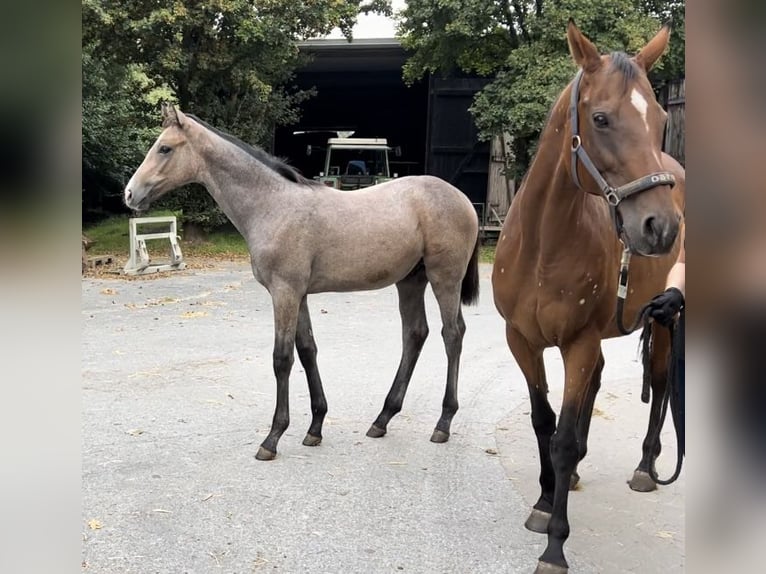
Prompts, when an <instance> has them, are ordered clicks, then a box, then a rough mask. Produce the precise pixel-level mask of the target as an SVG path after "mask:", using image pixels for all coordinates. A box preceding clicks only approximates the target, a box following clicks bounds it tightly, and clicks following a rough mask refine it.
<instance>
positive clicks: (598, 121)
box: [593, 112, 609, 128]
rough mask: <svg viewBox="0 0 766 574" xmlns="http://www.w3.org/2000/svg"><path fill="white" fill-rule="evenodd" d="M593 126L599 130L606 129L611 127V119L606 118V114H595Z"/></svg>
mask: <svg viewBox="0 0 766 574" xmlns="http://www.w3.org/2000/svg"><path fill="white" fill-rule="evenodd" d="M593 124H594V125H595V126H596V127H597V128H606V127H608V126H609V118H607V117H606V114H602V113H601V112H598V113H595V114H593Z"/></svg>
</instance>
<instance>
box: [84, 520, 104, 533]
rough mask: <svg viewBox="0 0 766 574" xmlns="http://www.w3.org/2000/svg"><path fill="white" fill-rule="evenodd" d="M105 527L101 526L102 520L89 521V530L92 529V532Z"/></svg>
mask: <svg viewBox="0 0 766 574" xmlns="http://www.w3.org/2000/svg"><path fill="white" fill-rule="evenodd" d="M103 526H104V525H103V524H101V521H100V520H96V519H95V518H92V519H90V520H88V528H90V529H91V530H99V529H100V528H102V527H103Z"/></svg>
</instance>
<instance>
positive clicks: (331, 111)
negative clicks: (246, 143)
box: [274, 39, 490, 206]
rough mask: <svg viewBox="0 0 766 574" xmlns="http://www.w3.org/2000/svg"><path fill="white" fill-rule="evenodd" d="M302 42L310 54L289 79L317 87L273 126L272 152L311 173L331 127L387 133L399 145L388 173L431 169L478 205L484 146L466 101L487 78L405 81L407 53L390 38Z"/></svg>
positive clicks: (320, 165)
mask: <svg viewBox="0 0 766 574" xmlns="http://www.w3.org/2000/svg"><path fill="white" fill-rule="evenodd" d="M301 50H304V51H305V52H306V53H310V54H311V55H312V56H313V61H312V62H311V63H310V64H309V65H308V66H306V67H305V68H303V69H302V70H300V71H299V72H298V74H297V77H296V84H297V85H298V87H300V88H302V89H306V88H311V87H314V88H316V90H317V95H316V96H314V97H313V98H311V99H309V100H308V101H306V102H304V104H303V106H302V114H301V118H300V121H299V122H298V123H296V124H294V125H291V126H285V127H280V128H278V129H277V130H276V132H275V135H274V153H275V154H276V155H278V156H280V157H284V158H287V159H288V160H289V162H290V163H291V164H292V165H293V166H295V167H296V168H298V169H299V170H300V171H301V172H302V173H303V174H304V175H305V176H307V177H314V176H317V175H319V173H320V172H321V171H322V170H323V169H324V152H325V149H326V144H327V139H328V138H330V137H337V132H339V131H345V132H353V136H352V137H360V138H372V137H377V138H386V140H387V141H388V145H389V146H391V147H392V148H398V149H399V150H400V151H401V153H400V154H399V155H397V154H394V153H392V154H391V157H390V164H391V172H392V173H395V174H397V176H399V177H402V176H405V175H420V174H428V175H435V176H437V177H440V178H442V179H444V180H446V181H449V182H450V183H452V184H453V185H455V186H456V187H458V188H459V189H460V190H461V191H462V192H463V193H465V194H466V195H467V196H468V197H469V199H470V200H471V201H472V202H473V203H475V204H476V205H477V206H479V205H483V204H485V202H486V201H487V180H488V172H489V147H490V146H489V142H480V141H479V140H478V134H477V129H476V126H475V125H474V121H473V117H472V116H471V114H470V112H469V111H468V108H469V107H470V106H471V103H472V102H473V96H474V94H475V93H476V92H477V91H478V90H480V89H481V88H482V87H483V86H484V85H485V84H486V82H487V80H486V79H481V78H473V77H451V78H435V77H429V78H427V79H424V80H422V81H420V82H417V83H415V84H414V85H412V86H410V87H407V86H406V85H405V84H404V81H403V80H402V66H403V65H404V63H405V61H406V59H407V54H406V52H405V51H404V49H403V48H402V47H401V45H400V44H399V42H398V41H397V40H395V39H359V40H354V41H353V42H351V43H349V42H346V41H345V40H326V39H323V40H314V41H309V42H304V43H303V44H301ZM307 146H311V154H310V155H307V153H306V150H307Z"/></svg>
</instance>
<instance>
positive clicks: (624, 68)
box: [609, 52, 641, 91]
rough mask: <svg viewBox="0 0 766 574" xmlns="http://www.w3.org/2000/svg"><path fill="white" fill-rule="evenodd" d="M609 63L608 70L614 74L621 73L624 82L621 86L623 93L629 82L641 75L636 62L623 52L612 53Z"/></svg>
mask: <svg viewBox="0 0 766 574" xmlns="http://www.w3.org/2000/svg"><path fill="white" fill-rule="evenodd" d="M610 56H611V63H610V66H609V69H610V70H612V71H616V72H621V73H622V77H623V79H624V80H625V82H624V84H623V91H626V90H627V88H628V84H629V82H630V81H631V80H635V79H636V78H637V77H638V75H639V74H640V73H641V70H640V69H639V67H638V64H637V63H636V61H635V60H634V59H633V58H631V57H630V56H628V55H627V54H626V53H625V52H612V53H611V54H610Z"/></svg>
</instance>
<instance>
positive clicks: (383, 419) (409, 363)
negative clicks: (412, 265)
mask: <svg viewBox="0 0 766 574" xmlns="http://www.w3.org/2000/svg"><path fill="white" fill-rule="evenodd" d="M427 284H428V280H427V279H426V275H425V270H424V269H423V268H422V267H420V268H419V269H417V270H416V271H414V272H413V273H411V274H410V275H408V276H407V277H406V278H404V279H402V280H401V281H399V283H397V284H396V289H397V290H398V292H399V314H400V315H401V317H402V359H401V361H400V362H399V369H398V370H397V371H396V376H395V377H394V382H393V384H392V385H391V390H389V391H388V395H387V396H386V401H385V403H384V404H383V410H382V411H381V413H380V414H379V415H378V418H377V419H375V422H374V423H372V426H371V427H370V429H369V430H368V431H367V436H369V437H373V438H378V437H382V436H383V435H384V434H386V427H387V426H388V422H389V421H390V420H391V417H393V416H394V415H395V414H396V413H398V412H399V411H400V410H402V403H403V402H404V395H405V393H406V392H407V386H408V385H409V382H410V379H411V378H412V371H413V369H414V368H415V363H417V360H418V357H419V356H420V351H421V350H422V349H423V343H425V340H426V337H427V336H428V322H427V321H426V308H425V299H424V297H425V290H426V285H427Z"/></svg>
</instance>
